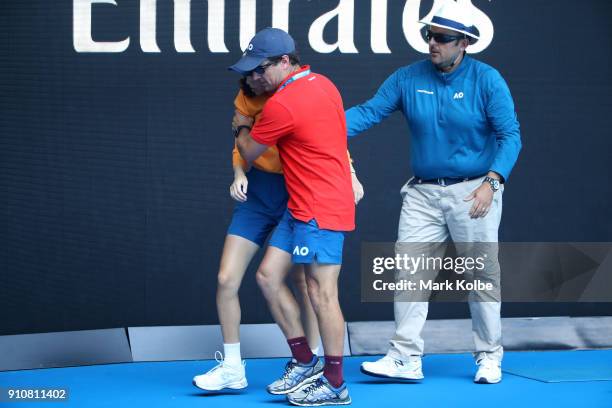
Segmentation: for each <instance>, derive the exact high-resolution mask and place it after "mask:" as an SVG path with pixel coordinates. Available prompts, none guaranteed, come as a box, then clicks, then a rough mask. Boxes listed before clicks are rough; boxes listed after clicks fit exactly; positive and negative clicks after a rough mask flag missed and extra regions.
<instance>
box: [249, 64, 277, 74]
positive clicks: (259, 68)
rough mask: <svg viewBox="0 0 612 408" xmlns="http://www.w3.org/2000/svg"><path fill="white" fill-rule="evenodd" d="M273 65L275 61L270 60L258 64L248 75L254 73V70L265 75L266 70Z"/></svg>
mask: <svg viewBox="0 0 612 408" xmlns="http://www.w3.org/2000/svg"><path fill="white" fill-rule="evenodd" d="M272 65H274V62H268V63H266V64H262V65H258V66H257V67H256V68H255V69H254V70H252V71H251V72H249V74H248V75H247V76H250V75H253V72H257V74H258V75H263V74H264V72H266V69H268V67H270V66H272Z"/></svg>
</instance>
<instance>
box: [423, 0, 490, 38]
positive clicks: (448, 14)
mask: <svg viewBox="0 0 612 408" xmlns="http://www.w3.org/2000/svg"><path fill="white" fill-rule="evenodd" d="M419 22H420V23H423V24H427V25H430V26H435V27H441V28H446V29H449V30H453V31H457V32H460V33H462V34H465V35H466V36H467V38H468V40H469V42H470V44H474V43H475V42H476V41H478V39H479V38H480V32H479V31H478V29H477V28H476V26H475V25H474V24H473V22H472V14H471V13H470V10H469V9H468V8H467V7H463V6H461V5H459V4H458V3H457V2H456V1H455V0H447V1H446V2H445V3H444V4H443V5H442V7H440V8H439V9H438V10H437V11H436V12H435V13H433V14H429V15H428V16H426V17H425V18H423V19H422V20H421V21H419Z"/></svg>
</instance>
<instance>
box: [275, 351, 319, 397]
mask: <svg viewBox="0 0 612 408" xmlns="http://www.w3.org/2000/svg"><path fill="white" fill-rule="evenodd" d="M322 375H323V361H322V360H321V359H319V358H318V357H317V356H313V358H312V361H311V362H310V363H309V364H300V363H298V362H297V361H296V360H295V359H293V358H292V359H291V360H290V361H289V362H288V363H287V364H286V365H285V372H284V373H283V376H282V377H281V378H279V379H278V380H276V381H274V382H273V383H272V384H270V385H268V387H267V388H266V389H267V390H268V392H269V393H270V394H274V395H284V394H289V393H290V392H293V391H296V390H298V389H299V388H301V387H303V386H305V385H308V384H310V383H312V382H314V381H316V380H317V379H318V378H319V377H321V376H322Z"/></svg>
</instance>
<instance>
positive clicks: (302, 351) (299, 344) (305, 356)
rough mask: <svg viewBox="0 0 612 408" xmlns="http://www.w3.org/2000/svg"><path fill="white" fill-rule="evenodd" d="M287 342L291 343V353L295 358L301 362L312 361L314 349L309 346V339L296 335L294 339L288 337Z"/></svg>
mask: <svg viewBox="0 0 612 408" xmlns="http://www.w3.org/2000/svg"><path fill="white" fill-rule="evenodd" d="M287 343H289V348H291V355H293V358H295V359H296V360H297V361H298V363H300V364H308V363H310V362H311V361H312V357H313V355H314V354H312V350H311V349H310V347H309V346H308V340H306V337H304V336H302V337H296V338H294V339H287Z"/></svg>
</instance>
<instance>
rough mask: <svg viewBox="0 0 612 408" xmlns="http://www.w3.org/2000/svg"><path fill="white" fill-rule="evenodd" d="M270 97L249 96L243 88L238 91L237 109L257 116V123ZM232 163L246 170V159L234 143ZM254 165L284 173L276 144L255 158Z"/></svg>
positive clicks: (272, 171) (251, 115) (235, 104)
mask: <svg viewBox="0 0 612 408" xmlns="http://www.w3.org/2000/svg"><path fill="white" fill-rule="evenodd" d="M268 98H269V96H268V95H260V96H254V97H248V96H246V95H245V94H244V93H243V92H242V89H241V90H240V92H238V95H236V99H235V100H234V106H235V107H236V110H238V112H240V113H242V114H243V115H244V116H249V117H251V118H255V123H257V122H258V121H259V116H260V115H261V111H262V110H263V107H264V105H265V104H266V101H267V100H268ZM232 164H233V165H234V166H238V165H240V166H242V168H243V169H244V170H246V161H245V160H244V159H243V158H242V156H240V152H239V151H238V148H237V147H236V144H234V150H233V152H232ZM253 166H255V167H256V168H258V169H259V170H263V171H266V172H268V173H278V174H282V173H283V166H282V165H281V161H280V158H279V157H278V149H277V148H276V146H270V147H269V148H268V150H266V151H265V152H264V153H263V154H262V155H261V156H259V157H258V158H257V159H255V161H254V162H253Z"/></svg>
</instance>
